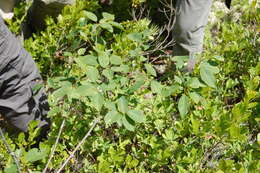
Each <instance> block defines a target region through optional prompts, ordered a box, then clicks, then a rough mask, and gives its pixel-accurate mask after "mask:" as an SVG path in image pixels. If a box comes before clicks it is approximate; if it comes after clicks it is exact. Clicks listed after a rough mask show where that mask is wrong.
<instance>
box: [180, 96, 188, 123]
mask: <svg viewBox="0 0 260 173" xmlns="http://www.w3.org/2000/svg"><path fill="white" fill-rule="evenodd" d="M189 106H190V103H189V98H188V97H187V96H186V95H184V94H183V95H182V96H181V98H180V100H179V102H178V110H179V112H180V115H181V117H182V118H183V117H184V116H185V115H186V114H187V113H188V111H189Z"/></svg>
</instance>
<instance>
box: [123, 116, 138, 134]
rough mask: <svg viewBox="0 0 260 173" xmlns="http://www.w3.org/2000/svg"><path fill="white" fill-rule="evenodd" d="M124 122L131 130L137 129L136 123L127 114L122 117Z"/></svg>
mask: <svg viewBox="0 0 260 173" xmlns="http://www.w3.org/2000/svg"><path fill="white" fill-rule="evenodd" d="M122 123H123V125H124V126H125V128H126V129H127V130H129V131H134V130H135V126H134V123H133V122H132V120H131V119H130V118H129V117H127V115H126V116H123V118H122Z"/></svg>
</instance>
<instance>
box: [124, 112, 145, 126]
mask: <svg viewBox="0 0 260 173" xmlns="http://www.w3.org/2000/svg"><path fill="white" fill-rule="evenodd" d="M127 115H128V116H129V117H130V118H131V119H132V120H134V121H135V122H138V123H144V122H145V116H144V114H143V112H142V111H140V110H129V111H128V112H127Z"/></svg>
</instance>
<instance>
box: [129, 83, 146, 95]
mask: <svg viewBox="0 0 260 173" xmlns="http://www.w3.org/2000/svg"><path fill="white" fill-rule="evenodd" d="M144 83H145V81H144V80H139V81H136V82H135V83H134V85H133V86H131V87H130V88H129V89H128V92H129V93H130V94H131V93H134V92H135V91H137V90H138V89H139V88H141V86H142V85H144Z"/></svg>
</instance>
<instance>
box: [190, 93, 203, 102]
mask: <svg viewBox="0 0 260 173" xmlns="http://www.w3.org/2000/svg"><path fill="white" fill-rule="evenodd" d="M189 96H190V98H191V99H192V101H194V103H196V104H198V103H199V102H200V100H201V96H200V95H199V94H198V93H196V92H191V93H190V95H189Z"/></svg>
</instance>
